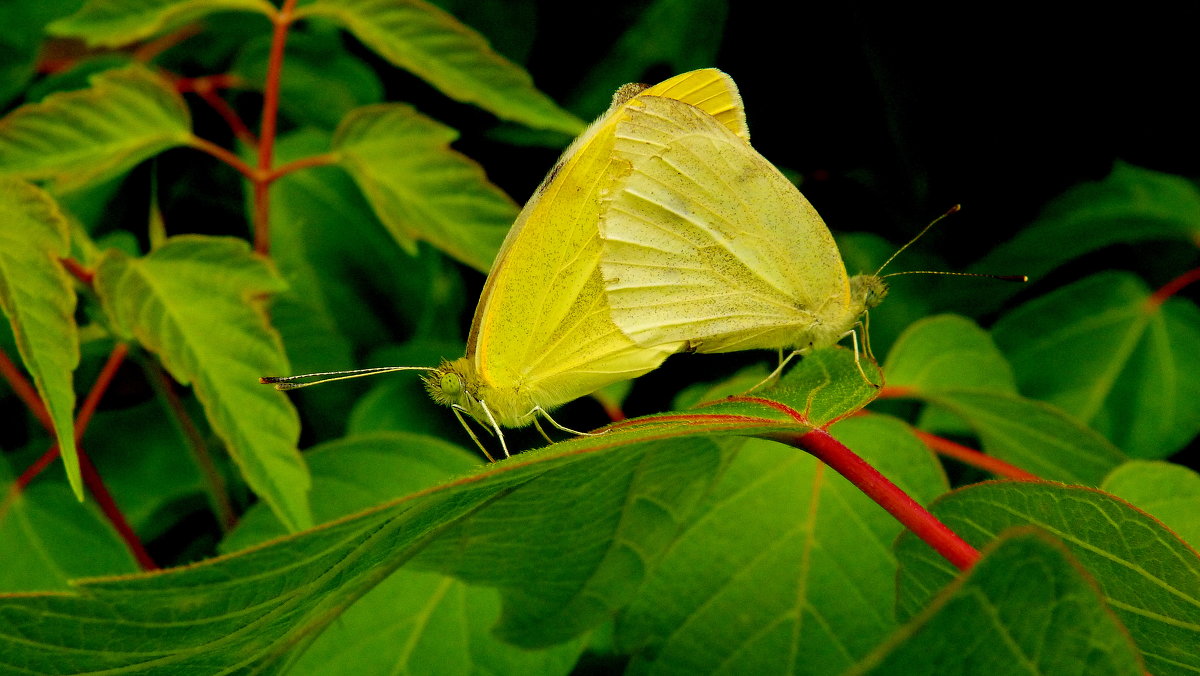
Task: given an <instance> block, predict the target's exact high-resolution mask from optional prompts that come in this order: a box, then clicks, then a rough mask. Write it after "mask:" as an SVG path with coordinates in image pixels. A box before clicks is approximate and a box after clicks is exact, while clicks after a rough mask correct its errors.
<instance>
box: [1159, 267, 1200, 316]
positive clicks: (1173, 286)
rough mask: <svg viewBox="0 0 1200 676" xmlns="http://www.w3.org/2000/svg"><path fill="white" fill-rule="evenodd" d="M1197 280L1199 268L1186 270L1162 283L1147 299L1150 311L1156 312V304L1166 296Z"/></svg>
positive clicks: (1160, 303)
mask: <svg viewBox="0 0 1200 676" xmlns="http://www.w3.org/2000/svg"><path fill="white" fill-rule="evenodd" d="M1198 281H1200V268H1196V269H1195V270H1188V271H1187V272H1185V273H1183V274H1182V275H1179V276H1178V277H1176V278H1175V279H1172V280H1171V281H1169V282H1167V283H1166V284H1163V286H1162V288H1160V289H1159V290H1158V291H1155V292H1154V294H1153V295H1151V296H1150V300H1149V301H1147V305H1149V308H1148V309H1149V310H1150V311H1151V312H1157V311H1158V306H1160V305H1162V304H1163V303H1165V302H1166V300H1167V299H1168V298H1170V297H1171V296H1174V295H1175V294H1177V293H1179V292H1180V291H1181V290H1182V289H1183V287H1185V286H1187V285H1188V284H1191V283H1192V282H1198Z"/></svg>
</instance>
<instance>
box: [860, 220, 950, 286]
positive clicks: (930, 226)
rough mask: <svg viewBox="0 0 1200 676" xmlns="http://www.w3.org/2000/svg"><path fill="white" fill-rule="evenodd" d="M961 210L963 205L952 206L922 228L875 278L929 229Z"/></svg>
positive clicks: (883, 266)
mask: <svg viewBox="0 0 1200 676" xmlns="http://www.w3.org/2000/svg"><path fill="white" fill-rule="evenodd" d="M960 209H962V205H961V204H955V205H954V206H952V207H950V208H949V209H947V210H946V213H944V214H942V215H941V216H938V217H937V218H935V219H933V220H932V221H930V222H929V225H927V226H925V227H924V228H922V229H921V232H918V233H917V236H916V237H913V238H912V239H910V240H908V244H905V245H904V246H902V247H900V248H899V249H898V250H896V253H894V254H892V257H891V258H889V259H887V260H886V261H884V262H883V265H880V266H879V269H878V270H876V271H875V276H876V277H878V276H879V273H881V272H883V269H884V268H886V267H887V266H888V263H891V262H892V261H893V260H895V259H896V256H899V255H900V254H901V253H904V250H905V249H907V248H908V247H910V246H912V245H913V243H915V242H916V241H917V240H918V239H921V237H922V236H923V235H924V234H925V233H927V232H929V229H930V228H932V227H933V226H935V225H937V224H938V223H940V222H941V220H942V219H943V218H945V217H947V216H949V215H951V214H956V213H958V212H959V210H960ZM887 276H888V277H890V276H891V275H887Z"/></svg>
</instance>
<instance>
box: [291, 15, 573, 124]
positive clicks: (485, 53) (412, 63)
mask: <svg viewBox="0 0 1200 676" xmlns="http://www.w3.org/2000/svg"><path fill="white" fill-rule="evenodd" d="M296 16H297V17H311V16H321V17H328V18H330V19H332V20H334V21H336V22H338V23H339V24H341V25H342V26H344V27H345V28H346V29H347V30H349V31H350V32H351V33H353V34H354V36H355V37H357V38H358V39H359V40H361V41H362V42H363V44H365V45H367V46H368V47H370V48H371V49H373V50H374V51H375V52H377V53H378V54H379V55H380V56H382V57H383V58H385V59H387V60H388V61H391V62H392V63H394V64H396V65H397V66H399V67H401V68H404V69H406V70H408V71H411V72H412V73H414V74H416V75H417V76H418V77H420V78H421V79H423V80H426V81H428V82H429V83H430V84H432V85H433V86H435V87H437V88H438V89H440V90H441V91H442V92H443V93H445V94H446V95H447V96H449V97H451V98H453V99H457V100H459V101H464V102H466V103H473V104H475V105H478V106H480V107H481V108H484V109H486V110H488V111H490V112H491V113H493V114H495V115H496V116H497V117H500V118H502V119H505V120H511V121H513V122H520V123H521V124H525V125H528V126H530V127H535V128H538V129H552V130H555V131H561V132H564V133H567V134H571V135H572V136H574V135H575V134H578V133H579V132H580V131H582V130H583V122H582V121H580V120H579V119H578V118H576V117H575V116H573V115H571V114H570V113H568V112H566V111H565V110H563V109H561V108H559V107H558V106H557V105H556V104H555V103H554V102H553V101H552V100H551V99H550V98H549V97H547V96H546V95H545V94H543V93H541V92H540V91H538V90H537V89H536V88H535V87H534V86H533V80H532V79H531V78H530V77H529V74H528V73H526V72H525V71H524V70H523V69H522V68H521V67H520V66H517V65H516V64H514V63H512V62H510V61H509V60H508V59H505V58H504V57H503V56H501V55H500V54H498V53H496V52H495V51H494V50H492V48H491V47H490V46H489V45H488V42H487V40H486V39H485V38H484V37H483V36H482V35H480V34H478V33H476V32H475V31H474V30H472V29H471V28H469V27H467V26H465V25H463V24H462V23H461V22H459V21H458V19H455V18H454V17H453V16H451V15H450V14H448V13H446V12H445V11H443V10H441V9H439V8H438V7H436V6H434V5H431V4H429V3H427V2H423V1H422V0H395V1H394V2H378V1H377V0H313V2H310V3H306V4H304V5H302V6H301V7H300V8H299V9H298V10H297V11H296Z"/></svg>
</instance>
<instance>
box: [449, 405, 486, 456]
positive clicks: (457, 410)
mask: <svg viewBox="0 0 1200 676" xmlns="http://www.w3.org/2000/svg"><path fill="white" fill-rule="evenodd" d="M450 410H451V411H454V417H455V418H458V422H459V424H460V425H462V426H463V429H464V430H466V431H467V434H469V435H471V440H472V441H474V442H475V445H476V446H478V447H479V450H480V451H482V452H483V455H484V457H486V458H487V459H488V462H496V459H495V458H493V457H492V454H491V453H488V452H487V449H486V448H484V447H483V444H482V443H480V442H479V437H477V436H475V431H474V430H472V429H471V426H470V425H468V424H467V421H466V420H464V419H463V417H462V410H463V408H462V407H461V406H459V405H458V404H454V405H453V406H451V407H450Z"/></svg>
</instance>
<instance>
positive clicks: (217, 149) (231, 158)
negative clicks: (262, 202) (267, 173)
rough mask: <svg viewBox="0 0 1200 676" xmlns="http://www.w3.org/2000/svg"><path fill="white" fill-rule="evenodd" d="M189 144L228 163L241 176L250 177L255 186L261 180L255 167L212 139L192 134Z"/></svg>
mask: <svg viewBox="0 0 1200 676" xmlns="http://www.w3.org/2000/svg"><path fill="white" fill-rule="evenodd" d="M190 145H191V146H192V147H193V148H195V149H196V150H202V151H204V152H206V153H208V154H209V155H212V156H213V157H215V158H217V159H218V160H221V161H222V162H224V163H225V164H228V165H229V166H231V167H233V168H234V169H236V170H237V171H238V173H240V174H241V175H242V176H245V177H246V178H248V179H250V180H251V181H252V182H253V183H254V185H255V186H257V185H258V184H259V183H260V182H261V178H260V176H259V172H258V170H257V169H255V168H254V167H252V166H250V165H249V164H246V163H245V162H243V161H242V159H241V158H240V157H238V156H237V155H234V154H233V153H231V152H229V151H228V150H226V149H224V148H222V147H221V146H219V145H217V144H215V143H213V142H212V141H209V140H207V139H202V138H200V137H199V136H193V137H192V140H191V142H190Z"/></svg>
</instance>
